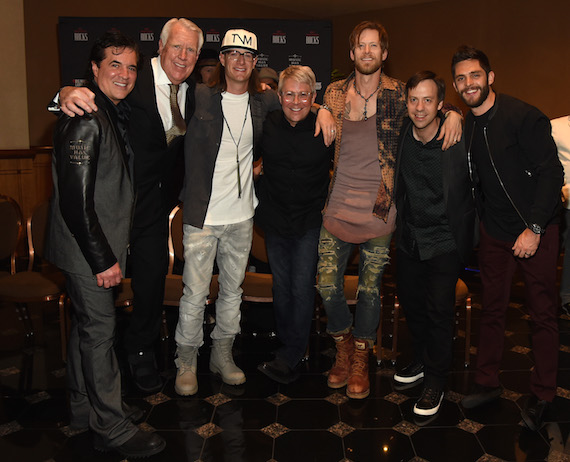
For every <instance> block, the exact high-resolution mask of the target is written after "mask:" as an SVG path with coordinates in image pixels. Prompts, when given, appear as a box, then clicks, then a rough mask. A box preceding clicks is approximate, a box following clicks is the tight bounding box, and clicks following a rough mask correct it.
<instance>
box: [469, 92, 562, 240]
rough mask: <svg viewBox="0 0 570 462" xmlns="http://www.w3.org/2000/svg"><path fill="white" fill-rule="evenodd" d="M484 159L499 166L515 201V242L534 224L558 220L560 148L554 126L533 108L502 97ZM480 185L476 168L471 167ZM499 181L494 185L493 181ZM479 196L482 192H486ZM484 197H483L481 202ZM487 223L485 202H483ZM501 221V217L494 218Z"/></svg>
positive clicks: (497, 101)
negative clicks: (554, 138) (490, 159)
mask: <svg viewBox="0 0 570 462" xmlns="http://www.w3.org/2000/svg"><path fill="white" fill-rule="evenodd" d="M474 124H475V117H474V116H473V113H471V112H470V113H469V114H468V115H467V118H466V122H465V139H466V140H467V141H466V145H467V149H468V151H469V149H470V144H471V143H470V140H471V139H472V135H473V132H474ZM483 130H484V135H485V138H486V144H487V146H488V149H486V152H485V154H487V155H489V156H490V157H491V158H492V159H493V162H494V164H495V167H496V169H497V172H498V174H499V176H500V178H501V181H502V182H503V184H504V187H505V189H506V191H507V193H508V195H509V196H510V197H511V199H512V201H513V203H514V206H513V208H514V209H515V211H517V212H516V213H517V215H518V214H520V220H517V224H516V225H514V226H513V225H509V226H508V227H509V229H508V232H509V234H511V236H512V238H514V239H516V237H517V236H518V235H519V234H520V233H521V232H522V231H524V229H525V228H526V227H528V226H529V225H532V224H538V225H540V226H541V227H542V228H545V227H546V226H547V225H548V224H550V223H555V222H557V221H558V220H559V213H558V212H559V210H560V207H561V200H560V188H561V187H562V184H563V170H562V165H561V164H560V161H559V160H558V155H557V150H556V145H555V143H554V140H553V139H552V136H551V127H550V121H549V120H548V118H547V117H546V116H545V115H544V114H543V113H542V112H540V111H539V110H538V109H537V108H535V107H534V106H531V105H530V104H527V103H525V102H523V101H520V100H518V99H516V98H513V97H511V96H508V95H504V94H497V96H496V99H495V104H494V106H493V107H492V108H491V109H490V114H489V118H488V122H487V125H486V126H485V127H484V128H483ZM472 167H473V170H474V175H475V181H476V183H477V184H478V185H479V180H480V178H479V177H478V171H477V163H476V162H475V163H473V165H472ZM493 180H494V179H493ZM478 189H479V192H481V189H480V188H478ZM479 197H481V196H479ZM478 202H479V206H480V207H481V208H480V210H482V212H483V217H482V220H483V223H485V214H486V213H487V211H488V210H487V209H488V208H486V207H485V201H484V198H482V200H481V199H480V200H479V201H478ZM494 219H495V220H499V221H500V220H501V217H494Z"/></svg>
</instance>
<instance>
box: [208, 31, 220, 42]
mask: <svg viewBox="0 0 570 462" xmlns="http://www.w3.org/2000/svg"><path fill="white" fill-rule="evenodd" d="M206 42H208V43H220V42H221V40H220V31H217V30H215V29H210V30H209V31H207V32H206Z"/></svg>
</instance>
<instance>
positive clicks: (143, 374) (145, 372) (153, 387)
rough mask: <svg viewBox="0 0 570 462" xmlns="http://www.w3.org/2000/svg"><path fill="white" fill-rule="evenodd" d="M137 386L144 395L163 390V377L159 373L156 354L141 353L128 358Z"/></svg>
mask: <svg viewBox="0 0 570 462" xmlns="http://www.w3.org/2000/svg"><path fill="white" fill-rule="evenodd" d="M127 360H128V361H129V369H130V371H131V377H132V379H133V383H134V384H135V386H136V387H137V388H138V389H139V390H140V391H142V392H143V393H156V392H158V391H160V390H161V389H162V377H161V376H160V374H159V373H158V368H157V366H156V359H155V357H154V353H153V352H150V351H139V352H138V353H134V354H130V355H129V356H128V358H127Z"/></svg>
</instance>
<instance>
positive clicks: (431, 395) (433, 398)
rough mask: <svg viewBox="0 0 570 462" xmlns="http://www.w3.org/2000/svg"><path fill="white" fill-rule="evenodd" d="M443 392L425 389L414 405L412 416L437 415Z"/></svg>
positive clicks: (436, 389) (435, 389)
mask: <svg viewBox="0 0 570 462" xmlns="http://www.w3.org/2000/svg"><path fill="white" fill-rule="evenodd" d="M443 395H444V393H443V390H440V389H438V388H429V387H426V388H424V389H423V391H422V394H421V396H420V398H419V399H418V400H417V401H416V404H414V414H416V415H421V416H428V415H434V414H437V412H438V411H439V408H440V406H441V402H442V400H443Z"/></svg>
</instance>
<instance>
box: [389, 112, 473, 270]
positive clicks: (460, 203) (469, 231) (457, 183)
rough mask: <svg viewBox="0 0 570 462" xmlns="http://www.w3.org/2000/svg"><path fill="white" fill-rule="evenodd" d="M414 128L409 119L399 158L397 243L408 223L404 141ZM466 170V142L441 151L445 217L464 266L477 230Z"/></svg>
mask: <svg viewBox="0 0 570 462" xmlns="http://www.w3.org/2000/svg"><path fill="white" fill-rule="evenodd" d="M412 126H413V124H412V121H411V120H410V119H409V118H407V117H406V118H405V119H404V123H403V125H402V130H401V131H400V138H399V142H398V151H397V157H396V175H395V179H396V180H395V181H396V183H395V198H396V199H395V201H396V209H397V211H398V214H397V216H396V239H397V241H398V242H400V241H401V239H402V232H403V230H404V226H405V225H404V223H405V221H406V219H407V217H406V210H405V207H404V204H405V198H406V190H405V188H404V183H403V182H401V181H400V161H401V158H402V148H403V142H402V140H403V139H404V137H405V136H406V135H407V134H408V133H409V132H410V130H411V129H412ZM467 167H468V165H467V155H466V152H465V143H464V140H463V139H462V140H461V141H460V142H459V143H458V144H456V145H454V146H452V147H451V148H449V149H448V150H447V151H442V174H443V199H444V201H445V210H446V216H447V219H448V221H449V226H450V228H451V233H452V234H453V237H454V239H455V244H456V246H457V251H458V253H459V255H460V257H461V258H462V260H463V261H464V262H465V261H466V260H467V258H468V257H469V254H470V253H471V250H472V248H473V231H474V228H475V225H474V222H475V206H474V202H473V197H472V194H471V182H470V179H469V172H468V168H467Z"/></svg>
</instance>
